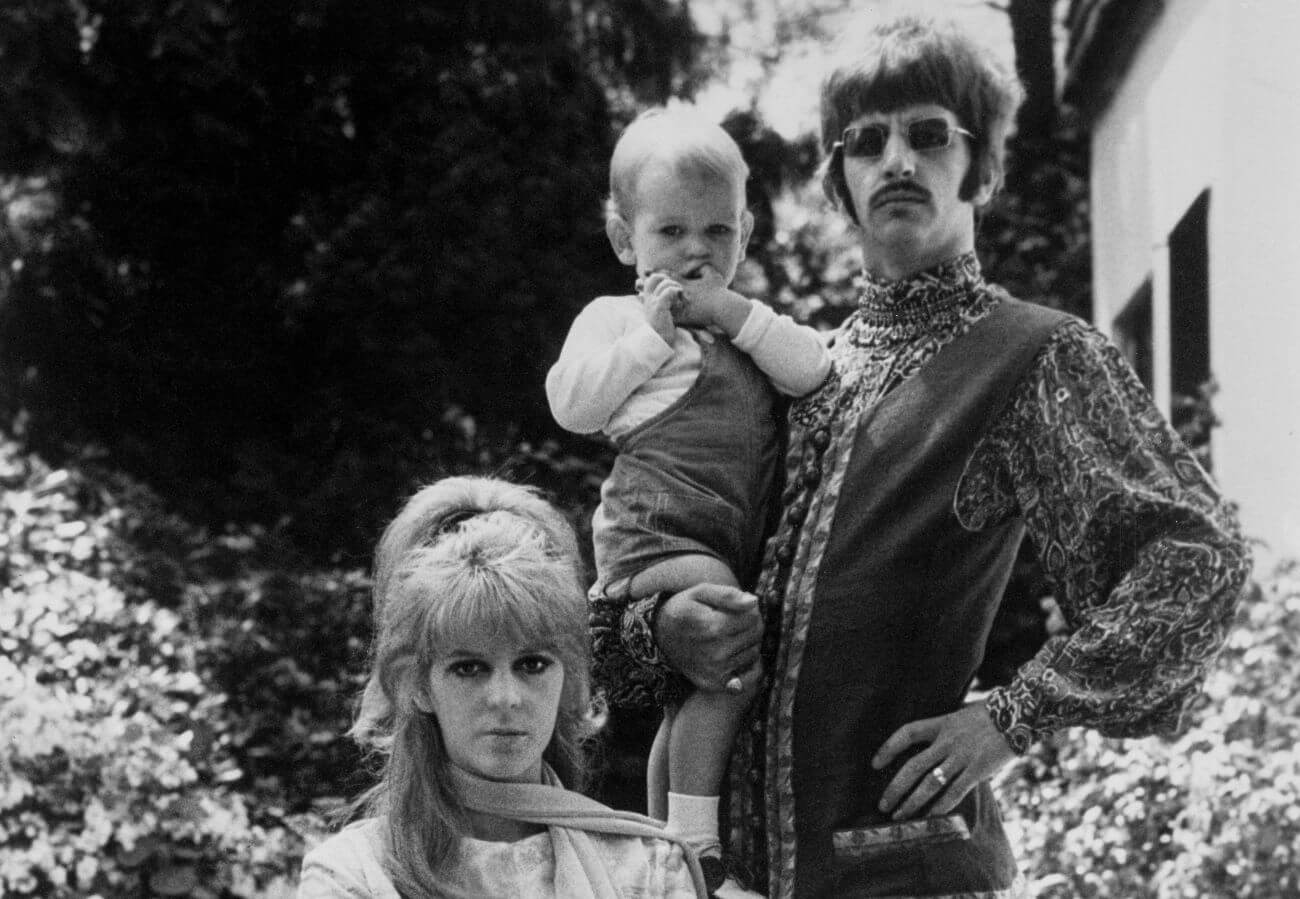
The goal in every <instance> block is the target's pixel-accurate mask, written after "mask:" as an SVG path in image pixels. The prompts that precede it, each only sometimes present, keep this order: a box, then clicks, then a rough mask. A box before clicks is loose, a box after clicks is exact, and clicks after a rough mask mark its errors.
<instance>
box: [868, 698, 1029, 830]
mask: <svg viewBox="0 0 1300 899" xmlns="http://www.w3.org/2000/svg"><path fill="white" fill-rule="evenodd" d="M917 744H929V745H928V746H927V747H926V748H925V749H923V750H921V751H920V752H918V753H917V754H916V755H914V756H912V758H910V759H908V760H907V762H906V764H904V765H903V767H902V768H900V769H899V771H898V774H896V775H894V779H893V780H891V781H890V782H889V786H887V787H885V792H884V795H883V796H882V797H881V800H880V810H881V811H882V812H886V813H888V812H893V818H894V820H896V821H902V820H904V819H907V818H914V817H916V815H917V814H918V813H919V812H920V811H921V809H922V808H925V806H926V803H929V802H930V801H931V800H933V805H931V806H930V807H929V808H928V809H927V810H926V813H927V814H930V815H946V814H948V813H949V812H951V811H952V810H953V809H955V808H956V807H957V804H958V803H959V802H961V801H962V799H964V798H966V794H967V793H969V792H970V791H971V790H973V789H974V788H975V786H976V784H978V783H980V782H981V781H984V780H988V779H989V778H991V777H993V775H995V774H997V773H998V772H999V771H1001V770H1002V768H1003V767H1005V765H1006V764H1007V762H1009V761H1011V760H1012V759H1013V758H1015V757H1016V753H1015V750H1013V749H1012V748H1011V745H1010V744H1009V743H1007V739H1006V737H1004V736H1003V735H1002V731H1000V730H998V729H997V727H996V725H994V724H993V719H992V718H990V717H989V712H988V708H987V707H986V706H985V705H984V703H983V702H973V703H971V704H970V705H967V706H964V707H963V708H960V709H958V710H957V711H955V712H953V713H951V714H948V715H940V716H939V717H937V718H923V719H921V720H920V721H913V722H912V723H911V724H905V725H903V726H902V727H900V728H899V729H898V730H896V731H894V733H893V734H892V735H891V736H890V738H889V739H888V740H886V741H885V743H884V745H883V746H881V747H880V750H879V751H878V752H877V753H876V755H875V758H873V759H872V760H871V765H872V767H874V768H877V769H879V768H884V767H885V766H886V765H888V764H889V763H890V762H892V761H893V760H894V758H895V757H896V756H898V755H899V753H901V752H903V751H904V750H905V749H907V748H908V747H909V746H913V745H917ZM936 772H937V773H936ZM900 803H901V804H900Z"/></svg>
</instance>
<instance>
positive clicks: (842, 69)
mask: <svg viewBox="0 0 1300 899" xmlns="http://www.w3.org/2000/svg"><path fill="white" fill-rule="evenodd" d="M1023 99H1024V88H1023V87H1022V86H1021V84H1020V80H1019V79H1018V78H1017V77H1016V76H1015V74H1014V73H1012V72H1010V71H1008V70H1007V69H1006V68H1005V67H1004V66H1003V65H1002V64H1001V63H1000V62H999V61H998V60H997V58H996V57H995V56H994V55H993V54H992V53H991V52H990V51H989V50H988V49H986V48H984V47H982V46H980V45H979V44H978V43H976V42H975V41H973V40H972V39H971V38H969V37H968V36H966V35H965V34H962V33H961V32H960V31H958V30H956V29H955V28H954V27H952V26H951V25H948V24H939V23H936V22H932V21H927V20H925V19H919V18H915V17H910V16H908V17H903V18H900V19H896V20H893V21H891V22H887V23H885V24H882V25H879V26H877V27H876V28H874V29H872V30H871V32H870V34H869V36H868V38H867V40H866V44H865V46H863V45H861V44H855V45H853V46H852V49H851V54H849V55H848V56H847V57H846V58H845V60H844V61H842V62H840V63H839V64H838V65H836V66H835V67H834V68H833V69H832V70H831V73H830V74H829V75H828V76H827V77H826V79H825V81H823V82H822V91H821V129H822V134H821V138H822V150H823V152H824V153H825V154H826V157H827V161H826V167H825V172H824V174H823V179H822V185H823V187H824V188H825V190H826V195H827V196H828V197H829V198H830V199H831V200H832V201H838V202H839V203H841V204H843V206H844V208H845V209H846V210H847V211H848V214H849V217H850V218H852V219H853V221H854V223H855V224H856V223H857V213H856V212H855V211H854V209H853V202H852V199H851V198H850V197H849V193H848V184H847V182H846V181H845V179H844V160H843V158H842V154H840V153H839V152H838V151H836V150H834V149H833V148H834V145H835V142H836V141H838V140H839V139H840V135H841V134H843V132H844V129H845V128H847V127H848V126H849V124H850V123H851V122H852V121H853V120H854V119H856V118H858V117H859V116H861V115H865V114H867V113H872V112H882V113H888V112H893V111H894V110H896V109H901V108H903V107H904V106H914V105H918V104H924V103H934V104H937V105H939V106H943V107H944V108H946V109H948V110H950V111H951V112H952V113H953V114H954V115H956V117H957V120H958V121H959V122H960V124H961V125H962V127H964V128H966V129H968V130H970V131H971V132H973V133H974V135H975V136H974V138H971V166H970V168H969V170H967V172H966V176H965V178H963V180H962V183H961V188H960V191H959V196H960V198H961V199H962V200H967V201H969V200H970V199H971V198H972V197H974V196H975V194H976V192H977V191H978V190H979V188H980V186H981V185H983V184H988V185H990V186H991V187H992V188H993V189H994V191H996V190H997V188H998V187H1000V186H1001V184H1002V175H1003V165H1004V159H1005V155H1006V141H1007V135H1008V134H1009V133H1010V131H1011V126H1012V124H1013V123H1014V121H1015V116H1016V110H1017V109H1019V108H1020V103H1021V101H1022V100H1023Z"/></svg>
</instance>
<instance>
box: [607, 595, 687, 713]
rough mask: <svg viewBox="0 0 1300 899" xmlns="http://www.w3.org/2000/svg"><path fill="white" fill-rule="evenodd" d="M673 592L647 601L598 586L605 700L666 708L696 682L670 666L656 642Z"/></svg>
mask: <svg viewBox="0 0 1300 899" xmlns="http://www.w3.org/2000/svg"><path fill="white" fill-rule="evenodd" d="M670 595H671V594H668V593H658V594H655V595H653V596H648V597H645V598H643V599H637V600H631V599H628V598H619V597H613V596H610V595H608V594H607V593H605V592H604V591H602V590H601V589H600V584H599V583H598V584H597V585H596V587H594V588H593V589H592V592H591V595H590V596H589V600H590V607H589V608H590V620H589V624H590V629H591V651H592V677H593V679H594V680H595V681H596V683H597V685H598V686H600V687H601V688H602V689H603V690H604V691H605V699H606V701H607V702H608V703H609V704H610V705H612V706H618V707H620V708H632V709H637V708H644V709H661V708H663V707H664V706H667V705H676V704H678V703H680V702H681V701H682V699H683V698H685V696H686V694H687V692H688V691H689V689H690V685H689V684H688V683H687V682H686V679H685V678H683V677H682V676H681V675H680V674H678V673H677V672H676V671H674V670H673V669H672V668H670V667H669V666H668V663H667V662H666V661H664V659H663V657H662V656H660V654H659V647H658V644H657V643H656V642H655V637H654V631H653V625H654V614H655V612H656V611H657V610H658V607H659V604H660V603H661V602H662V601H664V600H665V599H667V598H668V597H669V596H670Z"/></svg>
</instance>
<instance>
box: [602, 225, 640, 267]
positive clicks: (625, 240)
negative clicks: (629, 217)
mask: <svg viewBox="0 0 1300 899" xmlns="http://www.w3.org/2000/svg"><path fill="white" fill-rule="evenodd" d="M605 235H606V236H607V237H609V245H610V246H611V247H613V248H614V255H615V256H617V257H618V261H619V262H621V263H623V264H624V265H636V250H634V249H632V226H631V225H629V224H628V223H627V222H626V221H624V219H623V217H622V216H621V215H611V216H609V217H607V218H606V219H605Z"/></svg>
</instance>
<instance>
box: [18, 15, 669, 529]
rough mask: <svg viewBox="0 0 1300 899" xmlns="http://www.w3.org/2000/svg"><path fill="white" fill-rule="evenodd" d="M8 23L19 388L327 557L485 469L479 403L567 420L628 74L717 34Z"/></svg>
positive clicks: (576, 26) (651, 23)
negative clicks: (445, 476)
mask: <svg viewBox="0 0 1300 899" xmlns="http://www.w3.org/2000/svg"><path fill="white" fill-rule="evenodd" d="M634 12H635V13H636V16H632V13H634ZM630 16H632V17H631V18H629V17H630ZM0 24H2V25H3V30H2V31H0V118H3V120H4V121H6V122H7V123H12V126H13V127H11V128H9V129H8V130H7V131H6V132H5V133H4V134H3V137H2V138H0V158H4V159H5V160H6V168H7V169H8V170H9V172H8V176H7V177H6V178H5V180H4V181H3V183H0V189H2V190H3V193H4V197H5V200H6V207H7V209H8V210H9V211H10V215H9V217H8V221H7V223H6V224H5V225H4V226H0V256H3V259H2V260H0V261H3V263H4V265H3V270H4V272H5V274H4V280H3V282H0V290H3V308H2V309H0V327H2V328H3V335H4V336H3V346H2V347H0V350H2V351H3V353H2V356H3V360H4V364H3V372H2V374H3V381H2V382H0V383H2V384H3V388H4V389H3V391H2V393H3V400H4V404H5V406H6V407H7V410H8V412H9V413H10V415H14V414H17V413H18V412H19V410H24V411H25V413H26V416H27V417H26V418H25V420H24V421H25V428H26V431H27V434H28V436H29V438H30V439H32V440H33V441H35V442H36V443H37V444H38V445H40V446H42V447H43V448H44V449H45V450H46V451H48V452H51V453H57V452H58V451H59V448H60V447H61V446H63V445H66V444H69V443H70V444H74V445H75V444H77V443H81V442H84V441H85V440H86V439H88V438H89V439H95V440H98V441H100V442H102V443H103V444H105V445H106V446H107V447H108V448H109V449H110V451H111V452H112V454H113V456H114V458H115V460H116V461H117V463H118V464H119V465H120V466H122V467H124V468H126V469H127V470H131V471H133V472H135V473H137V474H138V475H139V476H141V477H142V478H144V479H145V480H147V481H148V482H149V483H151V484H152V485H154V486H155V487H156V488H157V489H158V490H159V491H160V492H161V493H162V494H163V495H164V496H165V497H166V498H167V499H168V500H169V501H170V502H173V503H174V504H175V505H176V506H177V507H178V508H181V509H184V510H185V511H186V512H187V513H188V514H190V515H192V516H195V517H197V518H200V519H202V520H208V521H212V522H221V521H226V520H240V521H258V522H262V523H264V524H277V523H278V524H279V526H280V527H281V528H284V529H287V531H288V532H289V533H291V534H292V535H293V536H294V537H295V539H296V540H297V542H298V543H299V544H300V545H301V546H304V547H305V548H307V549H309V550H311V551H314V552H317V553H319V554H328V553H329V552H332V551H338V550H340V549H341V550H345V551H349V552H352V553H356V552H358V551H360V550H361V549H363V548H364V547H365V546H366V544H367V543H368V541H369V540H370V539H371V537H372V535H373V534H374V533H375V531H376V529H377V526H378V524H379V523H380V522H381V521H382V519H383V518H384V517H385V516H386V515H387V514H389V510H391V508H392V505H393V502H394V500H395V498H396V497H398V496H400V495H401V494H402V493H403V492H405V490H406V489H408V487H409V485H410V484H411V483H412V482H413V481H415V480H418V479H427V478H429V477H430V476H432V475H434V474H435V473H438V472H445V471H451V470H457V469H459V468H462V467H465V466H466V465H467V464H468V465H473V464H474V461H475V460H472V459H471V460H467V459H465V458H464V457H463V455H462V454H461V452H460V445H461V443H462V442H463V441H462V437H463V435H462V434H460V433H458V432H457V431H456V430H455V427H454V426H455V425H456V424H459V423H463V421H464V419H463V418H462V417H460V411H461V410H466V411H468V412H469V413H471V414H472V416H473V419H474V421H475V422H476V426H477V427H478V428H479V429H481V431H482V432H484V433H485V434H491V435H495V436H494V437H493V438H492V439H493V440H495V441H497V442H499V443H501V444H503V445H509V444H511V443H512V442H513V441H514V440H515V439H516V438H517V435H518V434H519V433H539V432H542V433H544V432H545V431H546V430H547V429H548V428H549V426H550V423H549V420H548V416H547V415H546V412H545V405H544V401H543V398H542V395H541V383H542V375H543V374H544V372H545V368H546V366H547V365H548V364H549V361H550V359H551V358H552V356H553V355H554V351H555V349H556V347H558V344H559V341H560V339H561V338H562V336H563V330H564V328H565V327H566V325H567V322H568V321H569V320H570V318H571V317H572V315H573V314H574V313H575V312H576V311H577V309H578V308H579V307H580V305H581V304H582V303H583V302H584V301H585V300H586V299H588V298H590V297H591V296H592V295H594V294H595V293H598V292H600V291H601V290H605V289H609V288H610V287H611V286H612V285H613V284H616V283H618V282H619V279H621V278H622V277H623V275H622V272H621V271H620V270H619V268H618V266H617V264H616V263H615V262H614V261H613V260H612V258H611V256H610V254H609V252H608V249H607V246H606V244H605V238H604V233H603V226H602V222H601V219H600V210H601V197H602V195H603V192H604V184H605V178H606V174H605V171H606V169H605V167H606V162H607V158H608V153H609V150H610V147H611V142H612V131H613V129H612V126H611V121H612V118H611V116H612V115H613V114H615V113H616V114H618V115H623V116H625V115H626V110H624V109H622V107H617V108H615V110H614V112H612V111H611V105H610V104H611V99H613V100H615V101H617V102H622V103H626V104H631V103H633V102H635V101H637V100H638V99H645V98H656V97H661V96H662V95H663V92H665V91H666V90H680V89H682V88H683V87H684V86H687V85H688V84H689V81H690V78H691V73H690V71H689V69H688V67H687V65H686V63H687V61H688V59H689V56H690V53H691V47H692V46H693V45H692V40H691V32H690V22H689V18H688V17H687V16H686V15H685V12H684V7H679V6H677V5H676V4H673V3H668V2H665V3H661V4H656V3H651V4H647V3H628V2H610V3H597V2H587V3H581V4H569V3H560V2H548V0H521V2H516V3H510V4H501V3H495V2H475V0H458V2H439V3H392V2H383V3H380V4H379V5H378V6H376V5H375V4H361V5H358V4H348V3H331V2H324V0H299V2H292V3H287V4H286V3H270V4H268V3H258V2H236V3H216V2H207V0H185V2H180V3H161V2H157V3H145V4H135V5H133V6H131V7H129V8H124V7H121V6H120V5H117V4H109V3H98V2H85V3H81V2H75V3H71V4H67V3H55V2H34V0H33V2H28V3H25V4H19V5H15V6H9V7H6V9H4V10H3V11H0ZM666 50H667V51H668V52H665V51H666ZM480 436H481V435H480Z"/></svg>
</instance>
